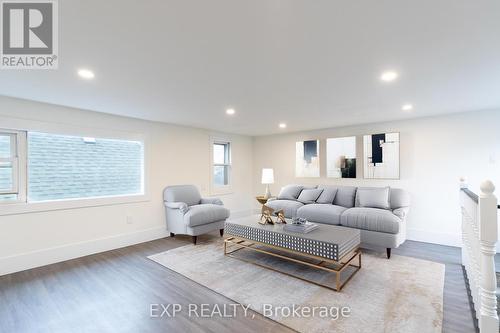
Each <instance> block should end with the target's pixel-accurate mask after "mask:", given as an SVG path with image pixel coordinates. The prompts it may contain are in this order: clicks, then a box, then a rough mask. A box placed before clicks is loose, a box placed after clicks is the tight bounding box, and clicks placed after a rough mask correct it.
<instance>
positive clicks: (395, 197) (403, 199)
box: [389, 188, 410, 209]
mask: <svg viewBox="0 0 500 333" xmlns="http://www.w3.org/2000/svg"><path fill="white" fill-rule="evenodd" d="M389 202H390V204H391V208H392V209H396V208H400V207H408V206H410V194H408V192H406V191H405V190H402V189H400V188H391V194H390V200H389Z"/></svg>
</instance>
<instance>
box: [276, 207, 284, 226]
mask: <svg viewBox="0 0 500 333" xmlns="http://www.w3.org/2000/svg"><path fill="white" fill-rule="evenodd" d="M275 214H276V216H277V217H278V219H277V220H276V223H282V224H286V219H285V211H284V210H283V209H280V210H279V211H277V212H276V213H275Z"/></svg>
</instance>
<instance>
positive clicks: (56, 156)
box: [0, 131, 144, 203]
mask: <svg viewBox="0 0 500 333" xmlns="http://www.w3.org/2000/svg"><path fill="white" fill-rule="evenodd" d="M18 136H23V138H24V140H25V141H24V142H25V143H26V142H27V143H26V144H25V145H21V147H20V146H19V144H18V142H19V138H18ZM26 136H27V141H26ZM23 150H24V151H23ZM19 155H22V156H27V158H24V159H19V158H18V157H19ZM142 194H144V144H143V142H140V141H129V140H114V139H100V138H91V137H78V136H69V135H57V134H47V133H37V132H28V133H26V132H17V133H15V132H12V133H8V132H1V131H0V203H1V202H3V203H6V202H12V201H18V202H19V201H22V202H28V203H30V202H46V201H58V200H67V199H83V198H101V197H116V196H130V195H142Z"/></svg>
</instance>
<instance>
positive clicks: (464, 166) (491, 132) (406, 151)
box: [253, 111, 500, 246]
mask: <svg viewBox="0 0 500 333" xmlns="http://www.w3.org/2000/svg"><path fill="white" fill-rule="evenodd" d="M384 132H386V133H387V132H400V133H401V135H400V141H401V162H400V163H401V164H400V172H401V177H400V180H365V179H362V177H363V171H362V169H361V165H362V156H363V155H362V154H363V153H362V135H363V134H372V133H384ZM350 135H356V136H357V146H358V163H357V175H358V178H357V179H331V178H326V156H325V153H326V149H325V145H326V140H325V139H326V138H329V137H342V136H350ZM312 139H320V140H321V142H320V146H321V147H320V155H321V177H320V178H308V179H305V178H295V170H294V166H295V142H296V141H302V140H312ZM253 149H254V176H253V180H254V189H255V193H254V194H262V193H263V192H264V185H261V184H260V172H261V169H262V168H264V167H265V168H274V175H275V181H276V183H275V184H273V185H272V186H271V190H272V193H273V194H277V193H278V192H279V189H280V187H281V186H283V185H286V184H290V183H301V184H340V185H355V186H387V185H389V186H392V187H400V188H404V189H406V190H408V191H409V192H410V193H411V196H412V205H411V212H410V215H409V220H408V237H409V239H413V240H420V241H425V242H433V243H439V244H447V245H455V246H459V245H460V223H461V222H460V221H461V217H460V211H459V203H458V188H459V186H458V183H459V181H458V180H459V177H461V176H466V177H467V178H468V181H469V183H470V184H471V188H472V189H473V190H474V191H477V190H478V187H479V183H480V182H481V181H482V180H484V179H485V178H489V179H491V180H493V181H494V182H495V184H496V185H497V188H499V189H500V111H477V112H468V113H461V114H455V115H452V116H443V117H432V118H421V119H415V120H407V121H397V122H388V123H377V124H368V125H362V126H350V127H342V128H330V129H323V130H314V131H307V132H300V133H291V134H282V135H273V136H265V137H257V138H254V146H253ZM496 194H497V196H500V190H497V191H496Z"/></svg>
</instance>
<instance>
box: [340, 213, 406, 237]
mask: <svg viewBox="0 0 500 333" xmlns="http://www.w3.org/2000/svg"><path fill="white" fill-rule="evenodd" d="M401 223H402V221H401V219H400V218H399V217H397V216H396V215H394V214H393V213H392V212H391V211H390V210H386V209H379V208H366V207H356V208H349V209H348V210H346V211H345V212H343V213H342V216H341V217H340V224H341V225H343V226H345V227H351V228H356V229H364V230H370V231H378V232H385V233H389V234H397V233H398V232H399V229H400V224H401Z"/></svg>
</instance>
